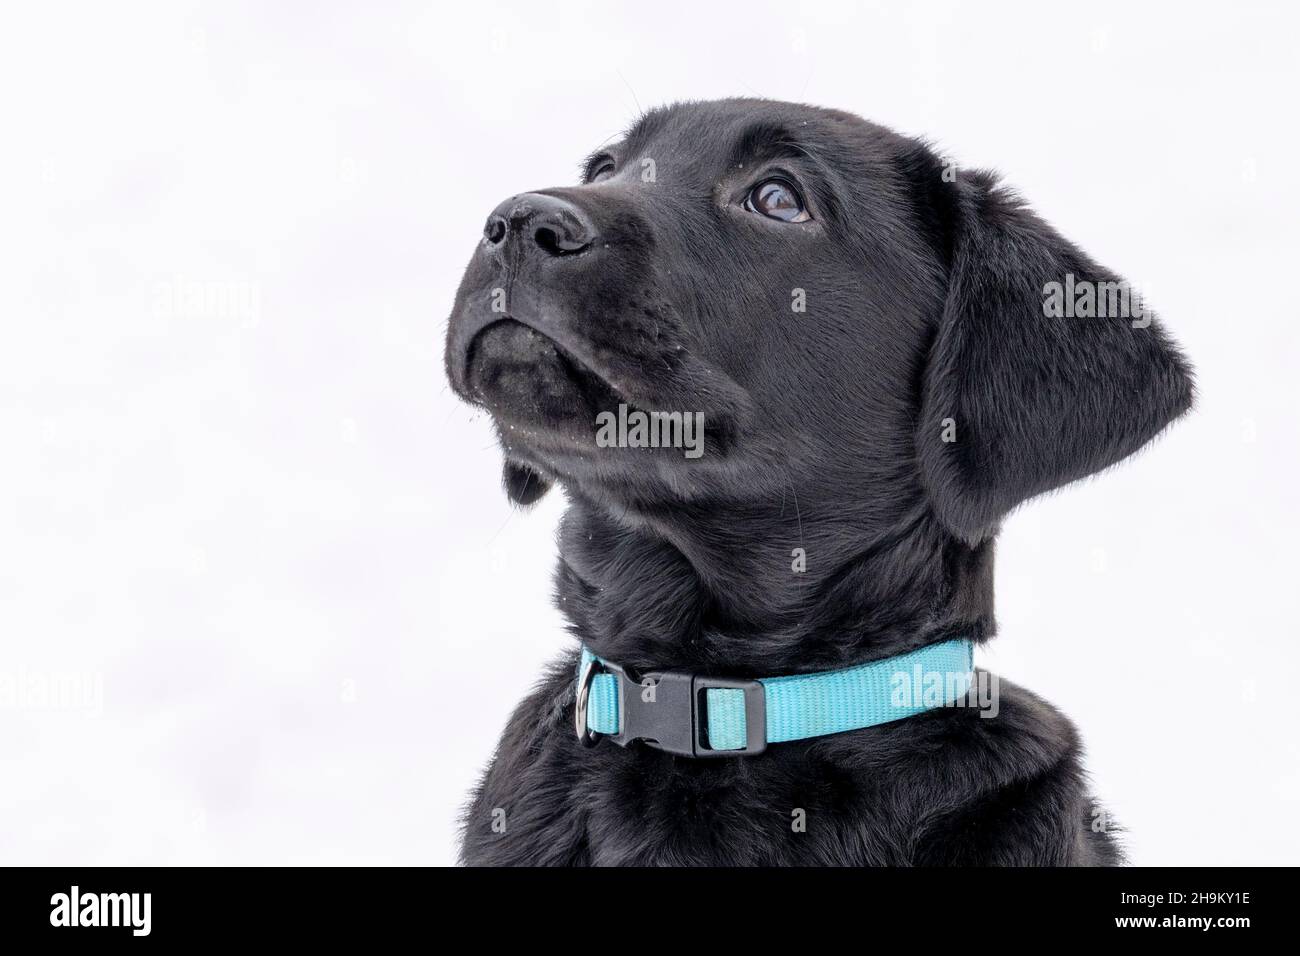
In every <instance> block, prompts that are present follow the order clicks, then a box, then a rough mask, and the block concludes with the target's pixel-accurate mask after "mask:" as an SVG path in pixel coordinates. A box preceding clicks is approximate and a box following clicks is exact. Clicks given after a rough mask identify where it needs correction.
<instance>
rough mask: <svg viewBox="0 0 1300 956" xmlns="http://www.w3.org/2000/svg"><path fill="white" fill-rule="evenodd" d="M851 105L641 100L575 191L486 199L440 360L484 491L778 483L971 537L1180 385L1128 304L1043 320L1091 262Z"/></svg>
mask: <svg viewBox="0 0 1300 956" xmlns="http://www.w3.org/2000/svg"><path fill="white" fill-rule="evenodd" d="M948 172H949V171H946V170H945V167H944V166H943V164H942V163H941V162H940V161H939V160H938V159H937V158H936V157H935V156H934V155H933V154H932V153H931V152H930V151H929V150H928V149H927V148H925V147H924V146H923V145H921V144H919V143H917V142H915V141H913V140H909V139H906V138H904V137H900V136H897V135H896V134H894V133H891V132H890V131H888V130H885V129H882V128H881V127H878V126H874V125H872V124H870V123H867V122H865V121H863V120H861V119H859V118H857V117H854V116H851V115H848V114H844V113H839V112H835V111H830V110H822V109H815V108H812V107H805V106H797V105H792V104H784V103H773V102H767V101H760V100H727V101H720V102H711V103H692V104H683V105H677V106H673V107H670V108H667V109H660V110H655V111H653V112H651V113H649V114H647V115H646V116H644V117H643V118H642V119H641V120H640V121H639V122H638V123H637V124H636V125H635V126H634V127H633V128H632V129H631V130H630V131H629V132H628V133H627V135H626V136H625V137H624V138H623V139H622V140H620V141H619V142H617V143H615V144H613V145H611V146H608V147H604V148H602V149H600V150H599V151H597V152H596V153H595V154H593V155H592V156H591V157H590V158H589V159H588V160H587V161H586V163H585V164H584V167H583V175H582V182H581V185H578V186H575V187H559V188H551V189H542V190H538V191H536V192H531V193H524V194H519V195H515V196H512V197H510V198H508V199H507V200H505V201H504V202H502V203H501V204H500V205H499V206H498V207H497V208H496V209H495V210H493V212H492V213H491V215H490V216H489V217H488V220H487V223H486V225H485V227H484V234H483V237H482V239H481V240H480V241H479V243H478V246H477V248H476V250H475V252H474V255H473V257H472V259H471V261H470V265H469V267H468V269H467V270H466V274H465V277H464V280H463V281H462V283H461V286H460V289H459V291H458V293H457V296H456V302H455V306H454V310H453V313H452V317H451V321H450V325H449V331H448V339H447V356H446V358H447V370H448V375H449V377H450V379H451V381H452V384H453V386H454V388H455V389H456V391H457V393H458V394H460V395H461V396H462V397H464V398H465V399H467V400H469V401H471V402H474V403H476V404H479V405H481V406H483V407H486V408H487V409H488V410H489V411H490V412H491V413H492V415H493V418H494V420H495V422H496V425H497V429H498V433H499V436H500V438H501V441H502V445H503V448H504V450H505V453H506V460H507V465H506V486H507V490H508V492H509V494H510V495H511V497H512V498H514V499H515V500H517V501H520V502H522V503H528V502H530V501H532V500H536V498H537V497H540V495H541V494H542V493H544V491H545V489H546V487H547V486H548V485H549V483H550V482H551V481H554V480H557V479H558V480H560V481H562V482H564V483H566V485H569V486H571V488H572V489H573V490H575V491H577V492H578V493H580V494H583V495H585V496H588V497H591V498H594V499H597V500H604V501H607V502H609V503H611V504H615V505H617V506H618V507H619V508H620V510H621V511H622V512H623V513H631V514H637V513H642V514H645V513H654V512H662V510H663V509H664V508H665V507H667V506H670V505H672V506H680V505H688V506H689V505H692V504H697V505H703V506H707V507H709V508H711V509H716V510H723V511H725V510H726V509H727V508H728V507H735V506H744V507H754V506H755V503H762V502H770V501H780V500H781V499H782V498H783V496H784V493H785V491H786V490H787V489H796V493H797V494H799V495H800V496H802V497H804V498H805V500H808V499H811V500H812V502H814V508H815V509H816V510H817V511H818V512H820V513H821V514H823V515H825V516H827V518H828V520H838V521H845V520H849V521H850V522H851V523H853V524H854V525H855V526H856V527H859V528H862V529H863V530H867V528H866V526H876V527H882V528H883V527H887V526H888V525H889V524H890V523H891V522H896V521H897V520H898V519H899V518H900V516H902V515H904V514H907V513H911V512H912V511H914V510H915V507H916V505H917V504H918V503H922V504H928V505H929V506H930V507H931V508H932V509H933V511H934V512H935V513H936V514H937V515H938V516H939V518H940V520H941V522H942V523H943V525H944V526H945V527H946V528H947V529H948V530H949V531H950V532H951V533H953V534H954V535H956V536H958V537H960V538H962V539H964V540H966V541H968V542H976V541H978V540H980V539H981V538H983V537H986V536H988V535H989V534H990V533H992V532H993V531H994V530H995V529H996V526H997V523H998V521H999V520H1000V518H1001V517H1002V516H1003V515H1004V514H1005V513H1006V512H1007V511H1008V510H1009V509H1010V508H1012V507H1014V506H1015V505H1016V504H1017V503H1018V502H1020V501H1022V500H1024V499H1025V498H1027V497H1030V496H1032V495H1034V494H1037V493H1039V492H1042V491H1045V490H1047V489H1049V488H1052V487H1055V486H1057V485H1059V484H1062V483H1064V482H1068V481H1070V480H1073V479H1075V478H1078V477H1081V476H1083V475H1085V474H1088V473H1089V472H1091V471H1095V470H1097V469H1099V468H1102V467H1105V466H1106V465H1108V464H1110V463H1112V462H1114V461H1116V460H1118V459H1119V458H1122V457H1123V456H1124V455H1127V454H1128V453H1130V452H1132V451H1133V450H1135V449H1136V448H1138V447H1139V446H1140V445H1142V444H1143V443H1144V442H1145V441H1146V440H1148V439H1149V438H1150V437H1151V436H1152V435H1154V434H1155V433H1156V432H1157V431H1158V430H1159V429H1160V428H1162V427H1163V426H1164V425H1165V424H1166V423H1167V422H1168V421H1170V420H1171V419H1172V418H1173V417H1175V416H1176V415H1177V414H1179V413H1180V412H1181V411H1182V410H1184V409H1185V408H1186V407H1187V406H1188V404H1189V403H1190V400H1191V386H1190V380H1189V378H1188V374H1187V370H1186V367H1185V365H1184V363H1183V362H1182V360H1181V358H1180V357H1179V356H1178V354H1177V353H1176V351H1175V350H1174V349H1173V347H1172V346H1171V345H1170V343H1169V342H1168V340H1167V339H1166V338H1165V336H1164V335H1163V334H1162V333H1161V332H1160V331H1159V329H1158V327H1157V326H1156V324H1155V323H1154V322H1152V321H1150V319H1149V317H1148V318H1147V319H1146V321H1145V322H1138V323H1135V322H1132V321H1130V320H1129V319H1127V318H1124V319H1120V320H1110V319H1098V318H1086V317H1069V318H1064V317H1061V318H1058V317H1052V316H1049V315H1048V314H1046V311H1045V309H1044V297H1045V293H1044V289H1045V286H1047V285H1048V284H1049V283H1052V282H1065V281H1066V276H1067V274H1069V275H1070V276H1072V278H1073V281H1074V282H1075V283H1079V282H1094V283H1099V282H1103V281H1109V280H1111V279H1113V277H1112V276H1110V275H1109V274H1108V273H1105V272H1104V270H1101V269H1100V268H1099V267H1097V266H1096V265H1095V264H1094V263H1092V262H1091V261H1090V260H1088V259H1087V258H1086V257H1085V256H1084V255H1083V254H1082V253H1080V252H1079V251H1078V250H1077V249H1075V248H1074V247H1073V246H1071V245H1070V244H1069V243H1067V242H1066V241H1065V240H1063V239H1061V238H1060V237H1059V236H1058V235H1057V234H1056V233H1055V232H1053V231H1052V230H1051V229H1050V227H1048V226H1046V225H1045V224H1043V223H1042V222H1041V221H1040V220H1038V219H1036V218H1035V217H1034V216H1033V215H1032V214H1031V213H1029V212H1028V211H1027V210H1025V209H1024V208H1023V207H1022V206H1021V205H1019V204H1018V203H1017V202H1016V201H1015V200H1014V199H1013V198H1012V197H1010V196H1008V195H1006V194H1005V193H1003V192H1001V191H999V190H998V189H997V188H996V186H995V185H994V184H993V182H992V180H991V179H990V178H989V177H986V176H982V175H965V174H963V175H959V176H952V175H948V174H947V173H948ZM620 406H623V407H624V409H625V410H630V411H638V410H639V411H644V412H647V413H648V412H668V413H673V412H680V413H683V414H687V415H696V414H698V415H701V416H702V419H703V430H704V444H703V449H702V452H703V453H702V454H700V455H698V456H688V455H685V454H683V450H682V449H681V448H662V447H661V448H646V447H604V445H603V444H602V443H601V442H599V441H598V418H599V416H601V414H602V413H614V412H616V411H618V410H619V408H620Z"/></svg>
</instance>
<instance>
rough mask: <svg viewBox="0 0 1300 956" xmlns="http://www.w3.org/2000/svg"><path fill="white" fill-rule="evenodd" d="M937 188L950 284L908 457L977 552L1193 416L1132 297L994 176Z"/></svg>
mask: <svg viewBox="0 0 1300 956" xmlns="http://www.w3.org/2000/svg"><path fill="white" fill-rule="evenodd" d="M930 188H931V189H933V188H934V186H933V185H931V187H930ZM939 188H946V189H949V190H953V193H951V194H950V195H949V196H948V197H947V199H946V200H945V203H944V205H945V207H946V208H945V209H944V210H943V211H942V214H943V215H944V217H945V219H946V226H945V228H944V229H943V230H941V231H942V233H943V234H944V235H945V236H946V239H945V244H946V247H947V248H946V252H947V255H948V257H949V285H948V293H947V301H946V304H945V307H944V310H943V315H942V318H941V319H940V321H939V325H938V328H937V330H936V335H935V339H934V342H933V344H932V346H931V349H930V353H929V357H928V361H927V365H926V367H925V370H924V373H923V379H922V400H921V418H920V423H919V426H918V429H919V431H918V434H917V448H918V456H919V459H920V463H921V474H922V480H923V482H924V484H925V487H926V490H927V492H928V494H929V496H930V499H931V501H932V503H933V506H934V508H935V511H936V512H937V514H938V515H939V518H940V520H941V521H942V522H943V523H944V524H945V525H946V526H947V527H948V528H949V529H950V530H951V531H952V532H953V533H954V534H956V535H957V536H958V537H960V538H962V539H964V540H965V541H967V542H969V543H972V544H974V543H976V542H978V541H980V540H982V539H984V538H986V537H988V536H989V535H991V534H994V533H996V531H997V528H998V524H999V523H1000V521H1001V519H1002V518H1003V517H1004V516H1005V515H1006V514H1007V513H1008V512H1009V511H1010V510H1011V509H1012V508H1014V507H1015V506H1016V505H1018V504H1020V503H1021V502H1023V501H1025V500H1026V499H1028V498H1032V497H1033V496H1035V495H1038V494H1041V493H1042V492H1045V491H1048V490H1050V489H1052V488H1056V487H1059V486H1060V485H1063V484H1066V483H1068V482H1071V481H1074V480H1076V479H1079V478H1082V477H1084V476H1085V475H1089V474H1092V473H1093V472H1096V471H1098V470H1100V469H1102V468H1105V467H1107V466H1108V465H1111V464H1114V463H1115V462H1117V461H1119V460H1120V459H1122V458H1124V457H1126V456H1128V455H1130V454H1132V453H1133V452H1135V451H1137V450H1138V449H1139V448H1141V447H1142V446H1143V445H1144V444H1146V442H1148V441H1149V440H1150V439H1151V438H1153V437H1154V436H1155V435H1156V434H1157V433H1159V432H1160V431H1161V430H1162V429H1163V428H1164V427H1165V426H1166V425H1168V424H1169V423H1170V422H1171V421H1173V420H1174V419H1175V418H1177V417H1178V416H1179V415H1181V414H1182V413H1183V412H1185V411H1186V410H1187V409H1188V408H1190V407H1191V404H1192V398H1193V386H1192V377H1191V370H1190V368H1189V366H1188V364H1187V361H1186V359H1184V358H1183V356H1182V355H1181V354H1180V353H1179V352H1178V349H1177V347H1176V346H1175V345H1174V344H1173V342H1172V341H1171V340H1170V339H1169V338H1168V336H1166V335H1165V333H1164V332H1163V331H1162V330H1161V328H1160V327H1159V325H1158V323H1157V322H1156V321H1155V320H1154V318H1153V317H1152V315H1151V313H1150V312H1147V311H1145V307H1144V305H1143V304H1142V303H1141V302H1140V300H1139V299H1138V298H1137V295H1136V293H1132V292H1130V290H1129V287H1128V285H1127V284H1126V283H1123V280H1122V279H1121V278H1120V277H1119V276H1116V275H1114V274H1112V273H1110V272H1108V271H1106V270H1105V269H1103V268H1101V267H1100V266H1098V265H1097V264H1096V263H1095V262H1093V261H1092V260H1091V259H1089V258H1088V257H1087V255H1085V254H1084V253H1083V252H1082V251H1081V250H1079V249H1078V248H1076V247H1075V246H1073V245H1072V244H1071V243H1069V242H1067V241H1066V240H1065V239H1064V238H1062V237H1061V236H1060V235H1059V234H1058V233H1057V232H1056V231H1055V230H1054V229H1053V228H1052V227H1051V226H1049V225H1047V223H1045V222H1043V220H1041V219H1039V218H1038V217H1037V216H1035V215H1034V214H1033V213H1032V212H1030V211H1029V210H1028V209H1026V208H1025V206H1024V205H1023V204H1022V203H1021V202H1020V200H1019V199H1018V198H1017V197H1016V196H1014V195H1013V194H1012V193H1010V192H1009V191H1007V190H1004V189H1001V188H999V187H998V186H997V185H996V182H995V180H994V178H993V177H992V176H991V175H989V174H985V173H967V174H963V175H962V176H960V177H959V178H958V179H957V181H956V182H955V183H945V184H943V185H942V186H940V187H939ZM1117 284H1118V285H1117ZM1126 302H1127V307H1125V303H1126ZM1117 306H1119V307H1118V308H1117ZM1116 312H1119V313H1121V314H1119V315H1115V313H1116ZM1103 314H1104V315H1108V316H1112V317H1106V318H1102V317H1097V316H1099V315H1103Z"/></svg>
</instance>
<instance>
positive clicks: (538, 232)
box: [483, 193, 596, 256]
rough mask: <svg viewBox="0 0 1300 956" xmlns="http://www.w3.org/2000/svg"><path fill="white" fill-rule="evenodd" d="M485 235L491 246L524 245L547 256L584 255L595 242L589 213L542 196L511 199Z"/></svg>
mask: <svg viewBox="0 0 1300 956" xmlns="http://www.w3.org/2000/svg"><path fill="white" fill-rule="evenodd" d="M483 236H484V238H485V239H486V240H487V243H488V245H489V246H501V247H504V246H506V245H507V244H508V243H512V242H517V243H524V244H525V249H526V250H528V249H540V250H541V251H542V252H544V253H545V254H546V255H548V256H567V255H572V254H573V253H575V252H581V251H582V250H583V249H586V248H587V247H588V246H589V245H591V244H592V243H593V242H594V241H595V239H596V229H595V227H594V226H593V225H592V224H591V220H590V219H588V218H587V215H586V213H584V212H583V211H582V210H581V209H579V208H578V207H577V206H575V205H574V204H573V203H571V202H568V201H567V200H564V199H559V198H558V197H556V196H547V195H544V194H542V193H524V194H523V195H521V196H511V197H510V198H509V199H507V200H506V201H505V202H503V203H502V204H501V205H499V206H497V208H496V209H494V210H492V215H490V216H488V221H487V225H486V226H485V227H484V228H483Z"/></svg>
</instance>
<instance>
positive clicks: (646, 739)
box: [602, 662, 767, 757]
mask: <svg viewBox="0 0 1300 956" xmlns="http://www.w3.org/2000/svg"><path fill="white" fill-rule="evenodd" d="M602 666H603V668H604V670H605V671H607V672H608V673H611V674H614V675H615V676H616V677H617V678H618V713H619V723H620V724H621V726H620V727H619V732H618V733H617V734H610V735H609V739H610V740H612V741H614V743H616V744H618V745H619V746H620V747H626V746H627V745H628V744H630V743H631V742H632V741H634V740H640V741H641V742H643V743H645V744H646V745H648V746H650V747H654V748H655V749H657V750H663V751H666V752H667V753H671V754H679V755H681V756H684V757H751V756H753V755H755V754H761V753H762V752H763V751H764V750H766V749H767V697H766V695H765V693H764V690H763V685H762V684H761V683H759V682H758V681H756V680H732V679H730V678H725V677H701V676H696V675H694V674H684V673H682V672H681V671H660V672H657V673H650V674H646V675H644V676H643V677H642V678H640V679H639V680H637V679H634V677H633V676H632V675H630V674H629V673H628V672H627V671H626V670H625V669H624V668H622V667H619V666H618V665H617V664H610V663H608V662H603V663H602ZM709 690H739V691H743V692H744V694H745V746H744V749H741V750H714V749H712V748H711V747H710V746H709V726H708V713H709V705H708V699H707V697H706V696H705V692H706V691H709Z"/></svg>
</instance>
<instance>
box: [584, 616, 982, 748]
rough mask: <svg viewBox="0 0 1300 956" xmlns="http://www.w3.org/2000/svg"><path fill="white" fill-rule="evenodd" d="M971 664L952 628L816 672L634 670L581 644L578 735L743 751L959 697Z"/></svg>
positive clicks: (966, 645)
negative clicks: (922, 643)
mask: <svg viewBox="0 0 1300 956" xmlns="http://www.w3.org/2000/svg"><path fill="white" fill-rule="evenodd" d="M973 666H974V665H973V649H972V644H971V641H970V640H968V639H966V638H958V639H956V640H951V641H945V642H944V643H942V644H931V645H930V646H928V647H922V648H920V649H918V650H915V651H910V652H908V653H906V654H900V655H898V656H896V657H888V658H885V659H884V660H879V661H872V662H871V663H869V664H859V665H857V666H855V667H846V668H844V669H842V670H835V671H824V672H822V673H819V674H792V675H790V676H788V677H764V678H760V679H759V680H724V679H721V678H713V677H705V676H703V675H698V674H690V673H685V672H682V671H662V672H659V673H648V674H646V675H644V676H643V677H641V678H640V679H639V680H634V679H633V677H632V676H630V675H629V674H628V673H627V671H626V670H624V669H623V668H621V667H619V666H618V665H616V664H611V663H609V662H608V661H602V660H600V659H599V658H597V657H596V656H595V655H593V654H592V653H591V652H590V651H589V650H587V648H586V647H583V649H582V658H581V660H580V662H579V666H578V701H577V718H578V720H579V724H578V728H577V729H578V736H579V737H580V738H582V740H583V741H584V742H586V743H591V742H593V741H594V740H595V739H597V737H599V736H606V737H609V738H610V739H611V740H613V741H614V742H615V743H617V744H619V745H620V746H627V744H628V743H630V742H631V741H633V740H642V741H645V742H646V743H648V744H650V745H651V746H655V747H658V748H659V749H661V750H666V751H668V752H670V753H676V754H682V755H685V756H694V757H710V756H716V757H728V756H742V755H751V754H756V753H760V752H762V750H763V749H764V748H765V747H766V745H767V744H775V743H783V742H785V741H790V740H804V739H807V738H809V737H822V736H825V735H826V734H838V733H842V732H844V731H846V730H861V729H862V728H864V727H874V726H875V725H877V724H885V723H889V722H890V721H894V720H901V719H903V718H904V717H911V716H913V715H915V714H919V713H922V712H924V711H927V710H931V709H933V708H936V707H943V706H948V705H952V704H954V703H956V702H958V701H960V700H962V699H963V698H965V697H966V694H967V691H968V690H969V689H970V684H971V676H972V668H973Z"/></svg>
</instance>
